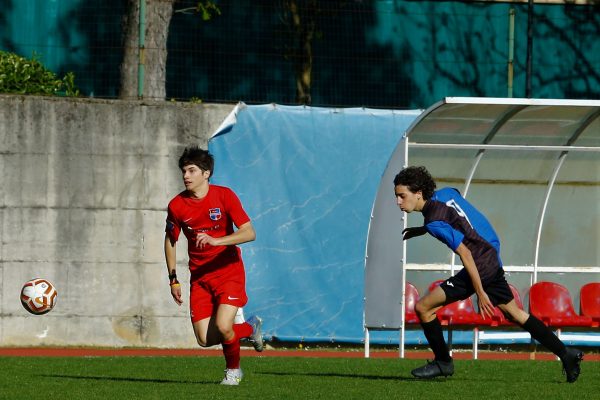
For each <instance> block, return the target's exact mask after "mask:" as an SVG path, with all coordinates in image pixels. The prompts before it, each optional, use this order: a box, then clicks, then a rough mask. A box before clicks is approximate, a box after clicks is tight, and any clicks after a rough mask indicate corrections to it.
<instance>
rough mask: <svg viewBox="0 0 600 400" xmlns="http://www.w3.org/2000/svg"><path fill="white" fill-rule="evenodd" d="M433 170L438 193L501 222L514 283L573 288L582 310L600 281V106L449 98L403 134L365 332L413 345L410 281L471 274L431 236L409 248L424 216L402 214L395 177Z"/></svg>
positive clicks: (372, 248) (384, 205)
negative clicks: (447, 190)
mask: <svg viewBox="0 0 600 400" xmlns="http://www.w3.org/2000/svg"><path fill="white" fill-rule="evenodd" d="M409 165H425V166H426V167H427V168H428V170H429V171H430V172H431V174H432V176H433V177H434V178H435V180H436V182H437V185H438V188H439V187H444V186H451V187H456V188H457V189H459V190H460V191H461V193H462V194H463V195H464V196H465V197H466V198H467V200H469V201H471V202H472V203H473V204H475V205H476V207H477V208H478V209H480V210H481V211H482V212H483V213H484V214H485V215H486V216H487V217H488V218H489V219H490V221H491V223H492V224H493V225H494V227H495V229H496V231H497V233H498V235H499V236H500V240H501V249H500V251H501V254H500V255H501V258H502V260H503V264H504V268H505V271H506V273H507V280H508V281H509V283H511V284H514V285H515V286H516V287H517V288H519V289H520V292H521V295H522V296H524V300H525V301H524V303H525V304H526V303H527V295H528V289H529V287H531V285H533V284H534V283H536V282H538V281H553V282H560V283H562V284H563V285H565V286H566V287H567V288H568V289H569V291H570V292H571V295H572V296H573V299H574V303H575V304H578V293H579V289H580V288H581V287H582V286H583V285H584V284H585V283H587V282H592V281H596V282H598V281H600V261H599V260H600V250H599V249H600V247H599V246H598V243H600V101H587V100H553V99H515V98H460V97H449V98H445V99H443V100H441V101H440V102H438V103H436V104H434V105H433V106H431V107H430V108H428V109H427V110H425V111H424V112H423V113H422V114H420V115H419V116H418V117H417V118H416V119H415V120H414V121H413V123H412V124H411V125H410V127H409V128H408V129H407V130H406V131H405V133H404V134H403V135H402V137H401V139H400V141H399V143H398V145H397V147H396V148H395V150H394V151H393V153H392V156H391V158H390V160H389V162H388V164H387V166H386V168H385V172H384V174H383V176H382V178H381V182H380V184H379V187H378V190H377V194H376V198H375V201H374V204H373V209H372V213H371V219H370V223H369V232H368V237H367V246H366V256H365V299H364V332H365V356H366V357H368V356H369V345H370V335H371V332H372V331H393V330H396V331H398V332H399V343H400V356H401V357H404V347H405V331H406V324H405V283H406V282H411V283H412V284H413V285H415V286H416V287H418V288H420V291H421V293H422V294H424V293H425V291H426V288H427V287H428V285H429V284H430V283H431V282H433V281H435V280H438V279H445V278H447V277H449V276H451V275H453V274H454V273H455V272H457V271H458V269H460V268H462V265H461V264H460V260H458V265H457V260H456V258H455V257H454V255H453V254H452V252H451V251H449V250H448V249H447V248H446V247H445V246H444V245H442V244H441V243H439V242H437V241H436V240H435V239H433V238H431V237H429V235H425V236H422V237H419V238H414V239H411V240H410V241H407V242H403V241H402V235H401V231H402V229H403V228H404V227H408V226H420V225H422V223H423V218H422V215H421V214H420V213H416V214H417V215H415V214H405V213H402V212H401V211H400V210H399V209H398V207H397V205H396V200H395V197H394V192H393V189H394V186H393V179H394V176H395V175H396V174H397V173H398V172H399V171H400V170H401V169H402V168H404V167H406V166H409ZM526 309H527V308H526Z"/></svg>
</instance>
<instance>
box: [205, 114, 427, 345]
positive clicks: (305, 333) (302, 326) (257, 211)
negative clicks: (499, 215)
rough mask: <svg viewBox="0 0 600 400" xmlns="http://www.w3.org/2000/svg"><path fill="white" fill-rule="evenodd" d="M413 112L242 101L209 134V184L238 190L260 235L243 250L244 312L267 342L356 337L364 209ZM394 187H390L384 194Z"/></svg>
mask: <svg viewBox="0 0 600 400" xmlns="http://www.w3.org/2000/svg"><path fill="white" fill-rule="evenodd" d="M419 114H420V111H414V110H413V111H392V110H374V109H364V108H352V109H326V108H313V107H303V106H281V105H275V104H270V105H259V106H246V105H245V104H240V105H238V107H236V110H235V111H234V112H233V113H232V114H231V115H230V117H229V118H228V119H227V120H226V121H225V122H224V124H223V125H222V126H221V128H219V130H218V131H217V132H216V133H215V134H214V135H213V138H212V139H211V140H210V141H209V150H210V151H211V153H212V154H213V155H214V157H215V171H214V175H213V178H211V182H212V183H214V184H220V185H225V186H229V187H231V188H232V189H233V190H234V191H235V192H236V193H237V194H238V196H239V197H240V199H241V200H242V203H243V205H244V208H245V209H246V211H247V212H248V215H249V216H250V218H251V219H252V222H253V224H254V227H255V229H256V232H257V239H256V241H254V242H252V243H248V244H244V245H242V246H241V247H242V252H243V257H244V262H245V266H246V274H247V291H248V296H249V302H248V304H247V306H246V307H245V314H246V316H248V315H251V314H258V315H260V316H261V317H262V318H263V319H264V325H263V332H264V334H265V335H266V336H267V337H271V338H276V339H279V340H291V341H336V342H355V343H360V342H361V341H362V340H363V337H364V332H363V306H364V304H363V297H364V294H363V293H364V288H363V286H364V256H365V246H366V239H367V230H368V226H369V219H370V214H371V208H372V206H373V200H374V198H375V193H376V191H377V187H378V185H379V182H380V179H381V176H382V174H383V172H384V169H385V166H386V164H387V161H388V159H389V158H390V156H391V153H392V151H393V150H394V149H395V148H396V145H397V143H398V141H399V140H400V138H401V136H402V135H403V134H404V132H405V131H406V129H407V128H408V127H409V125H410V124H411V123H412V122H413V120H414V119H415V118H416V117H417V116H418V115H419ZM392 189H393V187H392V183H391V182H390V196H393V191H392ZM379 334H381V335H383V336H385V335H387V336H390V337H392V338H397V335H398V333H397V332H379ZM383 336H382V339H381V340H382V341H383V342H388V341H389V340H390V339H389V338H387V339H386V338H384V337H383ZM387 336H385V337H387ZM373 339H375V341H377V339H376V338H373Z"/></svg>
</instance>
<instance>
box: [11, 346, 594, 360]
mask: <svg viewBox="0 0 600 400" xmlns="http://www.w3.org/2000/svg"><path fill="white" fill-rule="evenodd" d="M584 352H585V350H584ZM222 355H223V353H222V352H221V350H218V349H216V350H215V349H208V350H205V349H156V348H125V349H124V348H102V349H96V348H75V347H60V348H59V347H5V348H0V357H216V356H222ZM405 355H406V358H410V359H427V358H432V354H431V352H428V351H415V352H406V353H405ZM370 356H371V358H398V357H399V354H398V352H396V351H371V353H370ZM453 356H454V358H455V359H458V360H470V359H472V358H473V356H472V353H471V352H455V353H454V355H453ZM242 357H315V358H335V357H338V358H363V357H364V352H363V351H343V350H269V349H267V350H265V351H263V352H262V353H257V352H256V351H254V350H247V349H242ZM479 359H480V360H529V359H531V353H516V352H510V353H509V352H482V351H480V352H479ZM535 359H536V360H555V359H556V358H555V356H554V355H553V354H549V353H535ZM584 359H585V361H600V354H599V353H597V352H596V353H587V354H585V358H584Z"/></svg>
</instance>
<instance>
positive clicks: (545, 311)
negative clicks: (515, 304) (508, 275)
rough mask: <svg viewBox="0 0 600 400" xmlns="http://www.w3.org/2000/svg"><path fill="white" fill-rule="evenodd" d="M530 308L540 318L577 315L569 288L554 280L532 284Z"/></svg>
mask: <svg viewBox="0 0 600 400" xmlns="http://www.w3.org/2000/svg"><path fill="white" fill-rule="evenodd" d="M529 310H530V311H531V313H532V314H534V315H535V316H536V317H538V318H540V317H552V316H558V315H561V316H572V315H577V313H576V312H575V308H574V307H573V302H572V301H571V295H570V294H569V291H568V290H567V288H566V287H564V286H563V285H560V284H558V283H554V282H537V283H534V284H533V286H531V289H530V291H529Z"/></svg>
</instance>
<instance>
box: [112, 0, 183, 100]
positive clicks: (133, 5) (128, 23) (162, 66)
mask: <svg viewBox="0 0 600 400" xmlns="http://www.w3.org/2000/svg"><path fill="white" fill-rule="evenodd" d="M144 1H145V2H146V27H145V39H144V42H145V43H144V48H143V49H141V51H142V53H141V54H142V57H141V62H142V63H143V66H144V74H143V77H142V79H143V80H142V83H143V86H142V87H143V90H142V93H141V96H140V95H139V93H138V76H139V74H138V71H139V64H140V46H139V16H140V0H128V13H127V16H126V17H125V18H124V21H123V23H124V29H123V31H124V43H123V44H124V55H123V63H122V64H121V88H120V91H119V98H121V99H137V98H147V99H153V100H164V99H165V96H166V88H165V82H166V69H167V38H168V35H169V24H170V23H171V17H172V16H173V4H174V3H175V1H176V0H144Z"/></svg>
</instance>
